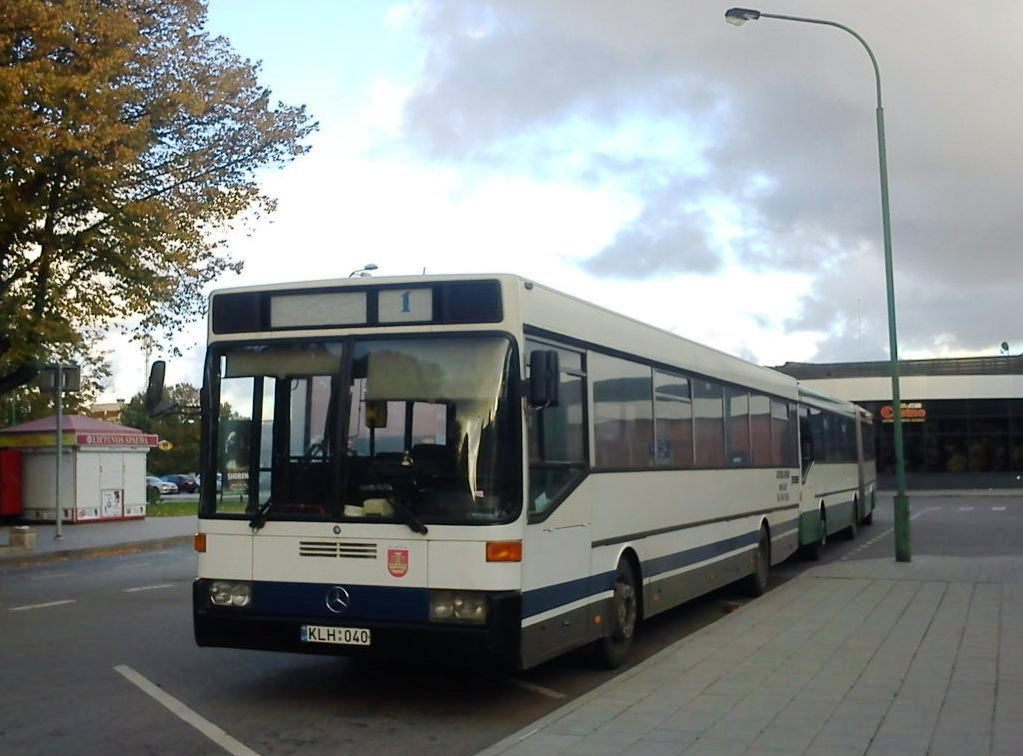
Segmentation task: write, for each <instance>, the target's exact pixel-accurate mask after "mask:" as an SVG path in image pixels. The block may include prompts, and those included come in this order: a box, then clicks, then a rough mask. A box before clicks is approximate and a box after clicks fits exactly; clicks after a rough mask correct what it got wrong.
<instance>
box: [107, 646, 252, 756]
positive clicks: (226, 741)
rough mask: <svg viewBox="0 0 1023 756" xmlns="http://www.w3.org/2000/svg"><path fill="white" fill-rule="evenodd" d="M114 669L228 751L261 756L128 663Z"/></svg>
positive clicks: (236, 755) (241, 754) (242, 755)
mask: <svg viewBox="0 0 1023 756" xmlns="http://www.w3.org/2000/svg"><path fill="white" fill-rule="evenodd" d="M114 671H115V672H117V673H118V674H120V675H121V676H122V677H124V679H125V680H127V681H128V682H130V683H131V684H132V685H134V686H135V687H137V688H138V689H139V690H141V691H142V692H143V693H145V694H146V695H148V696H150V697H151V698H152V699H153V700H155V701H156V702H157V703H159V704H160V705H161V706H163V707H164V708H166V709H167V710H168V711H169V712H171V713H172V714H174V716H176V717H178V718H179V719H181V720H182V721H184V722H187V723H188V724H190V725H192V727H194V728H195V729H197V730H198V731H199V732H201V733H202V734H203V735H205V736H206V737H207V738H209V739H210V740H212V741H213V742H214V743H216V744H217V745H218V746H220V747H221V748H223V749H224V750H225V751H227V752H228V753H231V754H235V756H259V754H258V753H256V752H255V751H253V750H252V749H251V748H249V747H248V746H247V745H245V744H244V743H241V742H239V741H237V740H235V739H234V738H232V737H231V736H230V735H228V734H227V733H226V732H224V731H223V730H222V729H220V728H219V727H217V726H216V725H215V724H213V723H212V722H210V721H209V720H208V719H205V718H203V717H201V716H199V715H198V714H196V713H195V712H194V711H192V709H190V708H188V707H187V706H185V704H183V703H181V701H179V700H178V699H176V698H175V697H174V696H172V695H171V694H170V693H165V692H164V691H163V690H161V689H160V688H159V687H157V686H156V685H154V684H153V683H151V682H150V681H149V680H147V679H146V678H145V677H143V676H142V675H140V674H139V673H138V672H136V671H135V670H134V669H132V668H131V667H129V666H128V665H126V664H119V665H117V666H116V667H114Z"/></svg>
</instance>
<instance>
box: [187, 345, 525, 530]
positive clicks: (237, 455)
mask: <svg viewBox="0 0 1023 756" xmlns="http://www.w3.org/2000/svg"><path fill="white" fill-rule="evenodd" d="M511 354H512V351H511V348H510V342H509V340H508V339H507V338H504V337H501V336H491V335H484V336H462V335H459V336H432V335H431V336H415V337H411V336H405V337H401V338H379V339H368V338H367V339H350V340H344V341H342V340H338V341H333V342H317V343H312V342H302V343H295V342H288V343H283V342H280V343H265V344H258V345H251V344H246V345H244V346H229V347H225V348H219V349H217V348H214V351H213V353H212V356H211V362H210V375H209V379H208V384H209V392H210V405H209V406H211V407H214V406H215V407H217V410H216V411H215V412H211V413H210V418H209V419H208V421H207V422H208V426H209V427H208V431H209V436H210V438H211V439H212V444H211V445H210V446H209V447H208V448H209V451H210V453H209V454H208V455H207V457H208V459H209V462H210V463H211V465H210V466H211V467H212V468H213V469H211V470H209V471H206V470H204V475H205V476H209V475H211V474H215V476H216V478H217V480H218V485H217V486H211V485H207V486H204V488H203V500H202V506H201V511H202V513H203V514H204V515H205V516H235V517H239V516H243V517H250V518H253V524H254V526H262V524H263V522H264V521H266V520H278V519H287V520H296V519H316V520H368V521H385V522H395V521H396V522H404V523H405V524H407V525H409V527H411V528H412V529H413V530H418V531H421V532H422V531H424V530H425V527H424V526H425V524H427V523H443V524H486V523H494V522H504V521H508V520H510V519H514V517H516V516H517V515H518V512H519V509H520V507H521V493H520V491H521V488H520V483H519V480H520V478H521V475H520V474H519V466H520V464H521V463H520V457H521V455H520V454H519V453H518V452H517V451H516V449H517V443H518V442H517V439H518V435H519V431H518V426H517V425H516V423H515V422H513V417H514V415H513V414H512V409H513V408H514V407H515V406H516V405H515V403H514V402H513V401H511V399H510V396H509V390H510V388H509V387H510V385H511V383H512V376H511V374H510V371H511V369H512V367H511V366H512V360H511Z"/></svg>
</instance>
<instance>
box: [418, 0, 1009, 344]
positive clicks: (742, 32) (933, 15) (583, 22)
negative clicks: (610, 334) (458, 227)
mask: <svg viewBox="0 0 1023 756" xmlns="http://www.w3.org/2000/svg"><path fill="white" fill-rule="evenodd" d="M724 7H725V6H723V5H722V6H715V5H712V4H709V3H706V2H703V1H702V0H700V1H699V2H698V1H697V0H679V1H677V2H667V1H665V2H660V1H655V0H646V1H645V2H635V3H628V4H623V3H619V2H611V1H610V0H608V1H606V2H594V1H593V0H577V1H575V2H572V1H571V0H563V1H562V2H558V3H549V2H541V0H533V1H531V2H530V1H526V0H518V1H517V2H514V3H513V2H491V3H485V4H480V3H478V2H468V0H465V1H458V0H452V1H451V2H439V3H435V4H432V5H430V6H429V8H428V10H426V11H424V13H423V14H422V15H421V16H420V17H419V19H420V24H421V26H420V33H421V34H422V35H423V37H424V38H425V39H426V40H427V42H428V44H429V50H428V53H427V56H426V59H425V61H426V62H425V66H424V70H423V74H422V77H421V79H420V81H419V83H418V84H417V85H416V86H415V87H414V88H413V89H412V91H411V93H410V96H409V99H408V101H407V104H406V108H405V111H404V117H403V128H404V137H405V138H406V139H407V140H408V143H409V144H410V145H412V146H413V147H414V148H415V149H416V150H417V151H418V153H419V154H420V155H422V156H423V157H424V159H427V160H430V161H435V162H438V163H441V164H446V165H454V166H460V167H462V168H466V167H469V166H471V167H473V169H475V170H480V171H484V172H487V171H490V172H497V173H500V172H511V173H522V172H526V173H530V174H532V175H534V176H537V177H546V176H550V175H552V174H557V175H558V176H559V177H561V179H562V180H571V181H575V182H578V183H579V184H581V185H588V186H602V187H606V188H614V189H615V190H617V191H623V192H627V193H628V194H630V195H631V196H632V197H634V198H635V201H636V203H637V205H638V208H639V209H638V211H637V212H636V213H635V214H633V215H632V216H631V217H630V219H628V220H626V221H625V222H624V223H623V225H622V226H621V227H620V228H619V230H618V232H617V233H616V234H615V235H614V236H613V238H612V239H611V240H610V241H609V242H608V243H607V244H606V245H605V246H603V247H602V248H600V249H598V250H596V251H595V254H594V255H593V256H591V257H590V258H589V259H588V260H585V261H581V262H580V265H581V267H582V269H583V270H585V271H587V272H589V273H592V274H594V275H598V276H602V277H607V278H610V279H629V278H635V277H637V276H673V275H684V274H691V273H694V272H696V273H701V274H703V275H706V276H715V275H723V274H725V272H726V271H728V270H731V267H730V266H732V265H740V266H743V267H744V268H746V269H748V270H752V271H758V270H759V271H762V272H765V273H767V272H770V271H778V272H800V273H807V274H810V275H812V276H813V283H812V284H811V285H810V286H809V287H808V288H807V290H806V293H805V295H801V298H800V300H799V315H798V316H796V317H794V318H788V319H787V320H785V321H784V323H785V327H787V328H789V329H812V330H816V331H820V332H823V333H825V334H827V335H826V336H825V337H824V338H823V339H822V340H821V341H820V343H819V352H818V358H820V359H836V360H843V359H868V358H872V357H882V356H884V354H886V352H887V343H888V342H887V319H886V315H885V307H884V271H883V263H882V260H883V251H882V245H881V219H880V190H879V178H878V156H877V134H876V121H875V112H874V111H875V90H874V80H873V71H872V69H871V67H870V62H869V59H868V58H867V56H866V54H865V52H864V50H863V49H862V47H860V46H859V44H858V43H857V42H856V40H855V39H853V38H852V37H851V36H849V35H847V34H844V33H843V32H842V31H840V30H837V29H831V28H827V27H819V26H809V25H797V24H794V23H787V22H780V21H772V20H768V19H764V20H761V21H759V22H756V23H750V24H747V25H746V26H744V27H743V28H741V29H738V30H737V29H735V28H732V27H730V26H728V25H726V24H725V23H724V21H723V18H722V13H723V10H724ZM993 10H994V5H993V4H992V3H990V2H981V3H968V4H944V5H941V6H940V7H937V6H935V5H934V4H933V3H925V2H923V0H904V1H903V2H900V3H898V4H897V5H892V4H891V3H888V2H882V1H881V0H869V1H867V2H863V3H858V4H855V5H849V4H842V5H831V4H826V5H824V6H822V5H821V4H820V3H819V2H809V0H791V1H790V2H788V3H787V4H786V7H785V8H784V9H781V12H785V13H790V14H793V15H800V14H803V15H811V16H814V15H825V16H827V17H829V18H832V19H834V20H835V21H838V22H842V23H846V24H848V25H849V26H851V27H852V28H854V29H856V30H857V31H858V32H859V33H860V34H862V35H863V37H864V38H865V39H867V40H868V41H869V43H870V44H871V46H872V49H873V50H874V52H875V54H876V55H877V58H878V61H879V65H880V67H881V73H882V77H883V87H884V90H883V91H884V97H885V115H886V131H887V146H888V157H889V171H890V186H891V207H892V215H893V226H892V231H893V240H894V257H895V269H896V293H897V304H898V309H899V330H900V343H901V344H902V345H903V352H904V354H920V353H926V352H927V351H928V350H940V349H947V348H950V347H951V348H955V349H962V350H966V351H969V350H971V349H972V350H978V351H979V350H984V349H987V348H989V346H990V345H991V344H992V343H994V344H997V342H998V341H1001V340H1002V339H1006V340H1008V341H1009V342H1010V344H1012V343H1017V344H1019V343H1023V326H1021V324H1020V318H1018V317H1016V316H1015V314H1014V313H1015V310H1016V301H1017V300H1018V293H1017V288H1018V286H1017V284H1016V282H1017V281H1019V280H1023V262H1021V260H1023V256H1021V255H1020V249H1019V247H1020V242H1019V239H1020V236H1021V233H1020V232H1021V230H1023V229H1021V226H1020V220H1019V206H1020V191H1019V188H1018V177H1019V176H1020V175H1021V173H1023V170H1021V169H1023V151H1020V150H1019V149H1018V146H1017V145H1018V137H1017V134H1018V133H1019V130H1020V126H1021V123H1020V121H1021V105H1020V104H1019V102H1018V98H1014V97H1012V96H1011V94H1010V93H1011V92H1013V91H1015V89H1017V88H1018V81H1019V80H1020V79H1021V78H1023V48H1021V47H1020V46H1019V45H1018V43H1017V42H1016V40H1015V39H1014V37H1013V32H1012V30H1013V29H1014V28H1015V27H1016V24H1015V23H1013V22H1014V21H1015V22H1019V21H1023V7H1016V6H1004V7H1003V6H998V14H999V21H998V22H997V23H994V22H992V21H991V18H992V17H993V16H992V11H993ZM1005 16H1009V18H1005ZM644 137H645V138H644ZM868 305H869V306H868ZM878 305H880V306H878Z"/></svg>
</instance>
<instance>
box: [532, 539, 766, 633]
mask: <svg viewBox="0 0 1023 756" xmlns="http://www.w3.org/2000/svg"><path fill="white" fill-rule="evenodd" d="M759 539H760V531H759V530H752V531H750V532H749V533H743V534H742V535H738V536H734V537H732V538H726V539H724V540H723V541H716V542H714V543H708V544H705V545H703V546H697V547H696V548H692V549H686V550H685V551H679V552H676V553H674V554H668V555H666V556H662V557H657V558H656V559H648V560H646V561H645V562H643V577H644V578H651V577H655V576H657V575H660V574H661V573H664V572H671V571H672V570H677V569H680V568H682V567H688V566H689V565H693V564H697V563H698V562H705V561H707V560H708V559H713V558H715V557H718V556H721V555H722V554H727V553H728V552H730V551H735V550H736V549H741V548H742V547H744V546H751V545H753V544H755V543H756V542H757V541H758V540H759ZM614 578H615V573H614V572H604V573H601V574H600V575H594V576H592V577H586V578H579V579H577V580H569V581H567V582H564V583H558V584H557V585H548V586H544V587H543V588H536V589H534V590H532V591H526V592H525V593H523V594H522V616H523V618H526V617H532V616H534V615H537V614H542V613H543V612H548V611H550V610H552V609H557V608H558V607H561V606H565V605H567V604H571V603H573V602H575V601H582V600H584V599H587V598H590V597H591V596H596V595H598V594H601V593H606V592H607V591H610V590H612V589H613V588H614Z"/></svg>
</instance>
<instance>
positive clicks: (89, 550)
mask: <svg viewBox="0 0 1023 756" xmlns="http://www.w3.org/2000/svg"><path fill="white" fill-rule="evenodd" d="M193 538H194V536H192V535H180V536H171V537H169V538H153V539H150V540H147V541H133V542H131V543H117V544H110V545H107V546H90V547H86V548H80V549H64V550H62V551H45V552H40V553H37V554H33V553H31V552H22V550H20V549H18V550H17V551H15V550H13V549H11V547H9V546H4V547H0V569H3V568H4V567H24V566H27V565H32V564H46V563H48V562H65V561H69V560H71V559H92V558H96V557H107V556H121V555H123V554H135V553H138V552H142V551H156V550H159V549H167V548H172V547H174V546H180V545H182V544H186V543H191V542H192V539H193ZM15 554H17V555H16V556H15ZM8 555H9V556H8Z"/></svg>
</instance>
